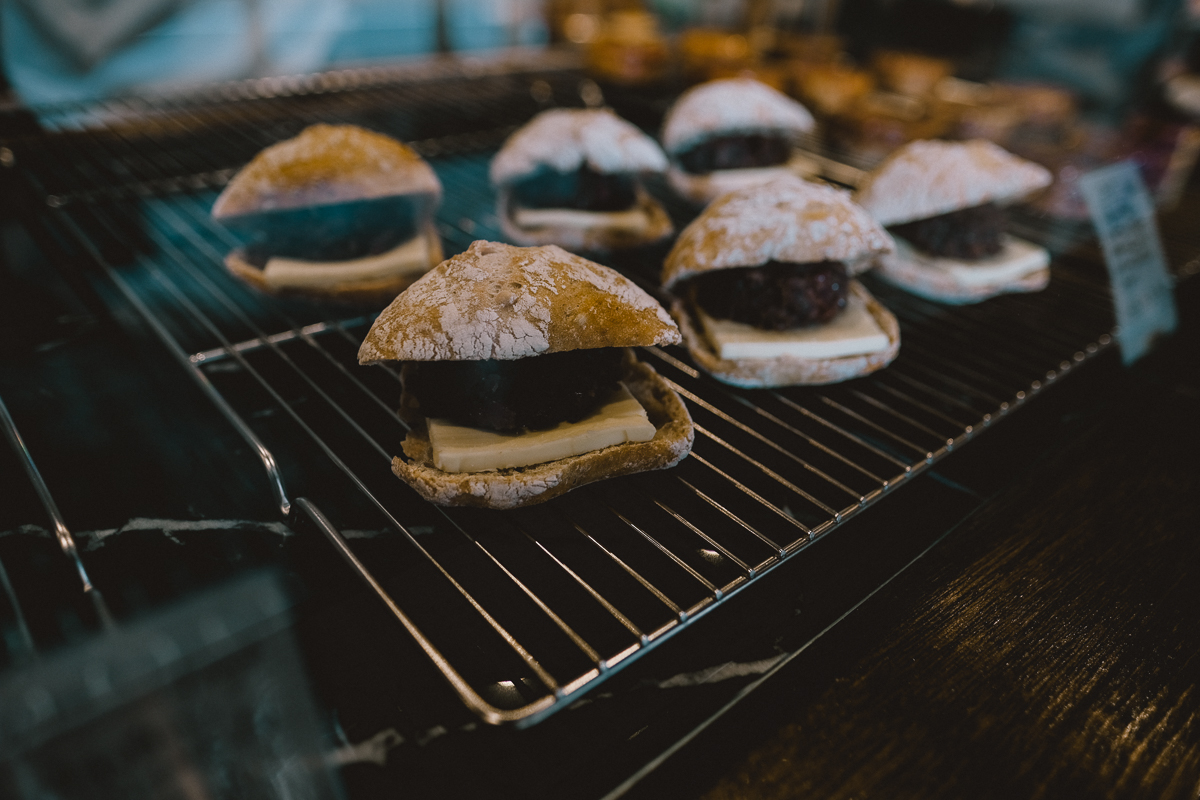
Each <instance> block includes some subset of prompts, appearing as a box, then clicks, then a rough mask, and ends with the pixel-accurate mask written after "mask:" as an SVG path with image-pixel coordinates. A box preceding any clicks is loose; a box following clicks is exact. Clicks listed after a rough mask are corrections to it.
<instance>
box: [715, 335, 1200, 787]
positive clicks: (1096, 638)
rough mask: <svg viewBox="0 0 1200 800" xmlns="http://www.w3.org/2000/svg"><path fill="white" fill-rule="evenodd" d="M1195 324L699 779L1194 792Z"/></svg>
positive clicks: (1198, 574) (1199, 740) (1198, 470)
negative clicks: (867, 632)
mask: <svg viewBox="0 0 1200 800" xmlns="http://www.w3.org/2000/svg"><path fill="white" fill-rule="evenodd" d="M1197 338H1198V337H1197V336H1196V331H1195V324H1194V315H1193V322H1192V327H1191V328H1190V329H1188V330H1185V331H1181V333H1180V335H1179V336H1177V337H1176V340H1175V342H1173V343H1172V345H1171V347H1169V348H1168V349H1167V350H1165V351H1164V352H1160V353H1158V354H1156V355H1155V356H1154V357H1153V358H1152V359H1150V362H1149V363H1146V364H1143V365H1139V366H1138V367H1137V368H1136V369H1135V370H1134V371H1133V372H1132V373H1130V374H1129V375H1128V376H1126V380H1124V381H1123V385H1122V386H1119V387H1113V388H1114V394H1118V393H1119V395H1120V396H1119V399H1117V400H1115V401H1114V402H1112V403H1110V404H1109V407H1108V408H1106V409H1105V411H1104V413H1102V414H1100V415H1098V417H1097V418H1096V419H1095V420H1094V421H1092V422H1091V424H1090V425H1089V427H1088V431H1087V433H1086V435H1084V436H1082V437H1081V438H1080V439H1079V440H1078V441H1077V442H1076V443H1075V444H1074V446H1072V447H1070V448H1069V449H1067V450H1064V451H1063V452H1062V453H1060V454H1059V455H1058V456H1056V457H1054V458H1053V459H1051V460H1050V461H1049V462H1047V463H1045V464H1043V465H1041V466H1040V467H1038V468H1037V469H1035V470H1033V471H1031V472H1029V473H1027V474H1025V475H1022V476H1020V477H1019V478H1018V479H1017V480H1016V481H1015V482H1014V483H1013V484H1012V485H1011V486H1010V487H1009V488H1007V489H1006V490H1004V491H1002V492H1001V493H999V494H998V495H997V496H996V497H994V498H993V499H992V500H991V501H990V502H989V503H988V504H986V505H985V506H984V507H983V508H982V509H981V510H980V512H979V513H977V514H976V515H974V516H973V517H972V519H971V520H970V521H969V522H967V523H966V524H965V525H964V526H963V528H962V529H960V530H958V531H956V532H955V533H954V534H953V535H952V536H951V537H949V538H948V539H947V540H946V541H945V542H944V543H943V544H942V545H940V546H939V547H938V548H937V549H936V550H935V551H934V552H933V553H931V554H930V556H929V557H927V558H926V559H925V560H924V561H923V562H922V563H921V564H919V565H918V566H917V567H915V568H914V569H913V570H910V573H909V574H906V575H905V576H903V579H902V580H901V581H898V585H897V586H896V587H894V589H893V591H891V592H890V593H889V598H887V599H881V602H884V603H892V604H893V605H895V604H899V606H900V609H901V612H900V616H899V620H900V621H899V622H898V624H896V625H894V626H893V627H892V628H891V629H890V631H889V632H888V633H887V634H886V635H885V636H883V637H881V639H880V640H879V642H878V644H877V645H875V646H874V647H872V648H870V649H869V652H867V654H866V655H865V656H863V657H861V658H860V659H858V660H857V661H856V662H854V663H852V664H850V665H848V666H847V668H845V669H844V670H842V671H841V672H840V674H838V675H837V676H836V677H835V679H834V681H833V683H832V684H831V685H829V686H828V688H826V689H825V690H824V691H823V692H822V693H821V694H820V695H819V696H818V697H817V698H816V699H815V700H809V701H805V700H802V699H801V700H797V701H796V702H795V704H794V705H793V706H792V707H791V708H789V709H787V710H786V712H784V716H790V717H791V719H790V720H789V721H786V722H785V723H784V724H783V725H782V726H781V727H780V726H777V727H775V728H772V729H771V730H772V731H773V733H770V734H768V735H767V736H766V737H765V740H763V741H761V742H760V743H759V744H758V745H757V746H756V747H754V748H753V749H752V750H751V751H750V752H749V754H748V755H746V756H745V757H744V758H743V759H742V760H741V762H740V763H739V764H737V766H736V767H734V768H733V769H732V770H729V771H728V772H727V773H726V774H725V775H724V777H722V778H721V779H720V780H719V781H718V782H717V783H716V785H715V786H712V787H711V789H710V790H709V791H708V792H707V793H706V794H705V797H706V798H708V799H709V800H724V798H783V797H813V798H866V797H922V798H940V797H945V798H956V797H977V798H981V797H996V798H1011V797H1031V798H1059V797H1130V798H1132V797H1155V798H1196V797H1200V460H1198V454H1200V421H1198V420H1200V345H1198V342H1197ZM862 611H863V613H865V614H868V615H869V614H870V613H871V609H870V608H864V609H863V610H862ZM852 624H853V623H852ZM781 677H783V676H781ZM785 694H786V692H785ZM776 702H779V697H778V696H777V697H776ZM724 735H725V737H726V738H728V737H730V733H729V732H728V731H726V733H725V734H724Z"/></svg>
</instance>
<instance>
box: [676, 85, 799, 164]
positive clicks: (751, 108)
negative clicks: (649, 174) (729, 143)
mask: <svg viewBox="0 0 1200 800" xmlns="http://www.w3.org/2000/svg"><path fill="white" fill-rule="evenodd" d="M815 124H816V123H815V122H814V120H813V116H812V114H810V113H809V112H808V109H806V108H805V107H804V106H802V105H800V104H799V103H797V102H796V101H795V100H793V99H791V98H790V97H788V96H787V95H785V94H783V93H782V92H778V91H776V90H775V89H772V88H771V87H770V86H767V85H766V84H764V83H759V82H758V81H756V80H754V79H752V78H727V79H724V80H717V81H709V82H708V83H702V84H700V85H699V86H696V87H693V88H691V89H689V90H688V91H686V92H684V93H683V94H682V95H681V96H680V98H679V99H678V100H676V101H675V105H673V106H672V107H671V110H670V111H668V112H667V116H666V119H665V120H664V121H663V129H662V143H663V147H664V148H665V149H666V151H667V152H668V153H669V154H671V155H676V154H677V153H681V152H683V151H684V150H687V149H688V148H689V147H691V146H692V145H693V144H695V143H696V142H698V141H700V140H701V139H704V138H707V137H709V136H713V135H724V134H735V133H774V132H779V133H785V134H794V133H805V132H807V131H811V130H812V129H813V127H814V126H815Z"/></svg>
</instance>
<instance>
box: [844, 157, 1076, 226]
mask: <svg viewBox="0 0 1200 800" xmlns="http://www.w3.org/2000/svg"><path fill="white" fill-rule="evenodd" d="M1052 180H1053V177H1052V176H1051V174H1050V172H1049V170H1047V169H1046V168H1045V167H1042V166H1040V165H1038V164H1035V163H1033V162H1032V161H1027V160H1025V159H1023V158H1020V157H1018V156H1014V155H1013V154H1012V153H1010V152H1008V151H1007V150H1005V149H1004V148H1002V147H1000V146H999V145H996V144H993V143H992V142H989V141H986V140H983V139H973V140H971V141H969V142H946V141H940V140H934V139H927V140H922V141H916V142H909V143H908V144H906V145H904V146H903V147H901V148H900V149H898V150H897V151H896V152H894V153H893V154H892V155H890V156H889V157H888V158H886V159H885V160H884V161H883V163H881V164H880V165H879V166H878V167H876V168H875V170H874V171H872V172H871V174H870V175H869V176H868V177H867V179H866V181H865V182H864V183H863V184H862V185H861V186H860V187H859V189H858V191H857V192H856V193H855V195H854V200H855V202H857V203H858V204H859V205H861V206H863V207H864V208H866V209H867V211H869V212H871V215H872V216H874V217H875V219H877V220H878V221H879V222H880V224H882V225H900V224H902V223H905V222H913V221H915V220H919V219H927V218H928V217H936V216H939V215H941V214H948V213H950V212H951V211H959V210H962V209H964V208H971V207H973V206H978V205H982V204H984V203H988V202H1005V201H1008V200H1015V199H1018V198H1021V197H1024V196H1025V195H1028V194H1031V193H1033V192H1036V191H1037V190H1039V189H1044V188H1045V187H1047V186H1049V185H1050V183H1051V181H1052Z"/></svg>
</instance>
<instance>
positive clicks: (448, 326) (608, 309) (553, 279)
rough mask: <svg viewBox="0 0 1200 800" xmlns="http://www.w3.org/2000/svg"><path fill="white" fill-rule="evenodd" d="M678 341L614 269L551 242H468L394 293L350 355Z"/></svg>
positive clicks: (473, 353)
mask: <svg viewBox="0 0 1200 800" xmlns="http://www.w3.org/2000/svg"><path fill="white" fill-rule="evenodd" d="M679 341H680V338H679V331H678V330H677V329H676V327H675V323H674V322H672V321H671V317H670V315H669V314H667V312H666V311H664V310H663V307H662V306H660V305H659V304H658V302H657V301H656V300H655V299H654V298H653V297H651V296H650V295H648V294H646V292H644V291H643V290H642V289H640V288H638V286H637V285H636V284H634V283H633V281H631V280H629V279H628V278H626V277H625V276H623V275H621V274H620V273H619V272H617V271H615V270H612V269H609V268H608V267H603V266H601V265H599V264H597V263H595V262H593V261H588V260H587V259H586V258H583V257H582V256H577V255H575V254H573V253H568V252H567V251H566V250H563V249H562V248H561V247H557V246H555V245H546V246H544V247H514V246H513V245H508V244H502V243H499V242H485V241H477V242H473V243H472V244H471V246H470V247H468V248H467V249H466V251H464V252H462V253H459V254H458V255H456V256H454V257H453V258H450V259H447V260H446V261H443V262H442V263H441V264H439V265H438V266H436V267H434V268H433V269H432V270H430V271H429V272H428V273H426V274H425V275H424V276H422V277H421V279H420V280H418V281H417V282H416V283H414V284H413V285H412V286H410V287H408V289H407V290H406V291H405V292H404V293H403V294H401V295H400V296H399V297H397V298H396V299H395V300H393V301H392V304H391V305H389V306H388V307H387V308H385V309H384V310H383V312H382V313H381V314H380V315H379V317H378V318H377V319H376V320H375V323H374V324H373V325H372V326H371V330H370V331H369V332H368V333H367V338H366V339H365V340H363V343H362V346H361V347H360V348H359V350H358V360H359V363H361V364H372V363H375V362H379V361H476V360H481V359H496V360H500V361H505V360H511V359H517V358H527V357H529V356H536V355H541V354H542V353H561V352H564V351H566V350H584V349H590V348H595V347H639V346H643V345H652V344H660V345H666V344H678V343H679Z"/></svg>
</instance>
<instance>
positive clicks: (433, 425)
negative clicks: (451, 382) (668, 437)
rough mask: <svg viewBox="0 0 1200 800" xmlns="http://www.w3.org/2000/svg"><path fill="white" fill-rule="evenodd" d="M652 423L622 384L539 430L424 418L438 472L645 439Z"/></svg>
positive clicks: (528, 461)
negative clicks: (500, 429) (597, 402)
mask: <svg viewBox="0 0 1200 800" xmlns="http://www.w3.org/2000/svg"><path fill="white" fill-rule="evenodd" d="M654 432H655V428H654V424H653V423H651V422H650V420H649V419H648V418H647V417H646V409H644V408H642V404H641V403H639V402H638V401H637V399H636V398H634V396H633V395H632V394H630V393H629V390H628V389H626V388H625V385H624V384H619V385H618V388H617V389H616V390H615V391H614V392H613V393H612V395H610V396H609V398H608V399H607V400H605V401H604V403H603V404H602V405H601V406H600V407H599V408H597V409H596V410H595V411H594V412H592V414H591V415H590V416H588V417H585V418H584V419H581V420H580V421H579V422H560V423H559V424H558V426H557V427H554V428H550V429H549V430H544V431H525V432H524V433H512V434H509V433H497V432H496V431H488V430H482V429H480V428H468V427H466V426H465V425H455V424H454V423H452V422H449V421H447V420H443V419H431V420H429V441H430V444H432V445H433V464H434V466H436V467H437V468H438V469H440V470H442V471H443V472H487V471H489V470H496V469H508V468H511V467H528V466H532V465H533V464H544V463H545V462H547V461H557V460H558V459H560V458H568V457H570V456H578V455H582V454H584V453H588V452H591V451H592V450H600V449H602V448H605V447H611V446H612V445H615V444H623V443H624V442H648V441H650V440H651V439H653V438H654Z"/></svg>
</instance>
